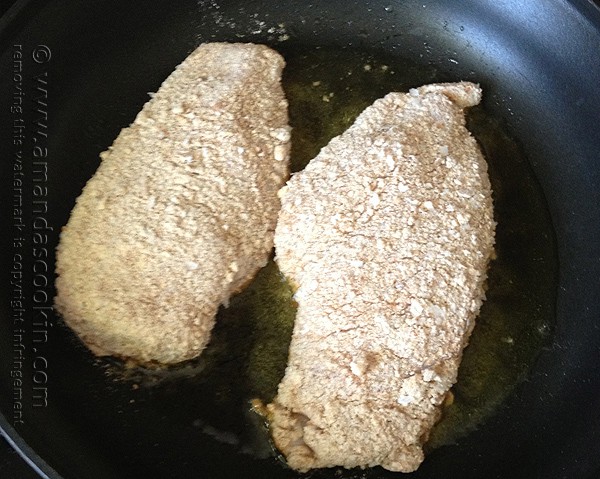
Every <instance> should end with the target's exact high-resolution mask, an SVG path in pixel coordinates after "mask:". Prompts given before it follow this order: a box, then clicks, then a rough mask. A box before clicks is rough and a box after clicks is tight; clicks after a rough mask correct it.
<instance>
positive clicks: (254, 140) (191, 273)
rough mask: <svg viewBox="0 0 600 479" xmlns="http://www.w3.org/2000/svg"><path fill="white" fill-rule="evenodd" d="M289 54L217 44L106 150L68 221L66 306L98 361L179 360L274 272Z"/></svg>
mask: <svg viewBox="0 0 600 479" xmlns="http://www.w3.org/2000/svg"><path fill="white" fill-rule="evenodd" d="M283 67H284V60H283V58H282V57H281V56H280V55H279V54H278V53H276V52H275V51H273V50H271V49H270V48H267V47H266V46H263V45H253V44H227V43H212V44H211V43H208V44H203V45H201V46H200V47H199V48H197V49H196V50H195V51H194V52H193V53H192V54H191V55H190V56H189V57H188V58H187V59H186V60H185V61H184V62H183V63H182V64H181V65H179V66H178V67H177V68H176V70H175V71H174V72H173V73H172V74H171V75H170V76H169V77H168V78H167V79H166V80H165V81H164V83H163V84H162V86H161V87H160V89H159V90H158V91H157V92H156V94H154V95H153V97H152V99H151V100H150V101H149V102H148V103H146V104H145V105H144V107H143V109H142V111H141V112H140V113H139V114H138V115H137V117H136V118H135V121H134V122H133V123H132V124H131V125H130V126H129V127H127V128H125V129H123V130H122V131H121V133H120V134H119V136H118V137H117V139H116V140H115V142H114V143H113V145H112V146H111V147H110V148H109V149H108V151H105V152H104V153H102V154H101V155H100V156H101V158H102V162H101V165H100V167H99V168H98V170H97V172H96V174H95V175H94V176H93V178H92V179H91V180H89V182H88V183H87V185H86V186H85V188H84V189H83V192H82V194H81V196H80V197H79V198H78V199H77V204H76V206H75V208H74V209H73V211H72V213H71V217H70V219H69V222H68V224H67V225H66V226H65V227H64V228H63V230H62V233H61V237H60V244H59V246H58V249H57V266H56V272H57V275H58V278H57V280H56V288H57V292H58V294H57V297H56V301H55V303H56V309H57V310H58V312H59V313H60V314H61V315H62V316H63V318H64V320H65V322H66V324H67V325H69V326H70V327H71V328H72V329H73V330H75V332H76V333H77V334H78V335H79V337H80V338H81V339H82V340H83V342H84V343H85V344H86V345H87V346H88V347H89V348H90V349H91V350H92V351H93V352H94V353H96V354H98V355H115V356H120V357H123V358H131V359H133V360H135V361H138V362H141V363H162V364H170V363H177V362H179V361H183V360H186V359H190V358H193V357H195V356H198V355H199V354H200V353H201V351H202V350H203V349H204V347H205V346H206V344H207V342H208V340H209V337H210V331H211V329H212V327H213V324H214V320H215V314H216V313H217V309H218V308H219V305H221V304H224V303H227V301H228V299H229V297H230V296H231V295H232V294H234V293H235V292H237V291H238V290H240V288H242V287H243V286H244V285H245V284H246V283H248V282H249V281H250V279H251V278H252V277H253V276H254V275H255V273H256V272H257V270H258V269H259V268H261V267H262V266H264V265H265V264H266V262H267V259H268V256H269V254H270V252H271V250H272V246H273V232H274V228H275V223H276V219H277V214H278V212H279V207H280V203H279V199H278V198H277V191H278V190H279V189H280V187H281V186H282V185H283V184H284V182H285V181H286V179H287V178H288V176H289V175H288V163H289V161H288V160H289V146H290V145H289V140H290V128H289V127H288V114H287V102H286V100H285V97H284V93H283V90H282V88H281V84H280V80H281V72H282V69H283Z"/></svg>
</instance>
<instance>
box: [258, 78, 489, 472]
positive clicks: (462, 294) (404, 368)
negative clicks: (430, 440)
mask: <svg viewBox="0 0 600 479" xmlns="http://www.w3.org/2000/svg"><path fill="white" fill-rule="evenodd" d="M480 96H481V90H480V89H479V87H478V86H477V85H474V84H472V83H466V82H462V83H455V84H436V85H428V86H424V87H421V88H418V89H413V90H411V91H410V93H407V94H404V93H390V94H389V95H387V96H386V97H384V98H383V99H380V100H378V101H376V102H375V103H374V104H373V105H372V106H370V107H369V108H367V109H366V110H365V111H364V112H363V113H362V114H361V115H360V116H359V117H358V119H357V120H356V122H355V123H354V125H352V126H351V127H350V128H349V129H348V130H347V131H346V132H345V133H343V134H342V135H341V136H339V137H336V138H334V139H333V140H331V142H330V143H329V144H328V145H327V146H326V147H325V148H323V149H322V150H321V152H320V153H319V155H318V156H317V157H316V158H315V159H314V160H312V161H311V162H310V163H309V165H308V166H307V167H306V169H305V170H304V171H302V172H300V173H297V174H295V175H293V177H292V178H291V179H290V180H289V182H288V183H287V186H286V187H284V189H283V190H282V193H281V200H282V211H281V213H280V215H279V219H278V223H277V228H276V231H275V251H276V261H277V263H278V265H279V268H280V269H281V271H282V272H283V273H284V274H285V275H286V276H287V278H289V280H290V281H291V282H292V283H294V284H295V285H297V287H298V289H297V291H296V293H295V299H296V301H297V303H298V311H297V317H296V321H295V325H294V332H293V336H292V342H291V345H290V352H289V360H288V366H287V369H286V372H285V376H284V378H283V380H282V382H281V383H280V385H279V390H278V394H277V396H276V398H275V399H274V400H273V402H272V403H271V404H269V405H268V406H267V410H268V415H269V419H270V427H271V432H272V436H273V439H274V442H275V444H276V446H277V447H278V448H279V449H280V450H281V452H282V453H283V454H284V455H285V457H286V459H287V462H288V464H289V466H290V467H292V468H294V469H297V470H299V471H307V470H309V469H313V468H320V467H331V466H344V467H347V468H352V467H357V466H360V467H368V466H376V465H381V466H383V467H384V468H386V469H389V470H392V471H403V472H410V471H413V470H415V469H417V467H418V466H419V465H420V463H421V462H422V461H423V451H422V445H423V443H424V442H425V441H426V439H427V437H428V434H429V431H430V429H431V428H432V426H433V425H434V424H435V422H436V421H437V420H438V418H439V415H440V407H441V405H442V403H443V401H444V398H445V397H446V394H447V392H448V390H449V389H450V387H451V386H452V385H453V384H454V382H455V381H456V376H457V370H458V366H459V363H460V360H461V356H462V351H463V348H464V347H465V346H466V344H467V341H468V338H469V335H470V333H471V331H472V329H473V326H474V324H475V318H476V316H477V314H478V312H479V308H480V306H481V304H482V301H483V299H484V297H485V295H484V283H485V280H486V276H487V273H486V272H487V267H488V262H489V260H490V258H491V256H492V254H493V245H494V229H495V223H494V221H493V211H492V196H491V187H490V182H489V179H488V175H487V164H486V162H485V160H484V158H483V156H482V154H481V152H480V150H479V148H478V145H477V143H476V141H475V139H474V138H473V137H472V136H471V135H470V134H469V132H468V131H467V129H466V128H465V118H464V112H463V109H464V108H466V107H469V106H472V105H476V104H477V103H479V101H480Z"/></svg>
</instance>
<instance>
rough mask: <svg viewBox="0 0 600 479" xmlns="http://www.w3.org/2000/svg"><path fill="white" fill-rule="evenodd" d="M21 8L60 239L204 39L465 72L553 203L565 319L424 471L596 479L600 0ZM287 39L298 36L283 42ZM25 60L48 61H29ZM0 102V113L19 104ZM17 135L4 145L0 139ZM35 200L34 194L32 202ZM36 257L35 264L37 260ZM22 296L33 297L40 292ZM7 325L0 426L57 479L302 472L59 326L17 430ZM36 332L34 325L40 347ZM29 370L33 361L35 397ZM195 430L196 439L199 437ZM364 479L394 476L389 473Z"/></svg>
mask: <svg viewBox="0 0 600 479" xmlns="http://www.w3.org/2000/svg"><path fill="white" fill-rule="evenodd" d="M575 7H577V8H575ZM25 13H27V15H25ZM25 13H23V14H22V16H20V17H19V16H17V18H15V19H14V20H13V23H12V27H11V28H12V31H10V30H4V33H5V34H4V36H3V37H2V40H3V49H5V48H7V50H6V51H5V52H4V53H3V57H2V63H1V64H2V65H3V66H2V68H5V66H6V65H10V64H11V63H10V57H9V56H7V55H9V54H10V48H9V47H10V45H12V43H13V42H12V41H10V42H9V40H10V39H9V38H8V34H7V33H6V32H9V33H10V34H11V35H16V38H17V39H19V41H20V42H21V43H23V45H24V46H26V47H28V48H31V47H33V46H34V45H37V44H38V43H44V44H47V45H48V46H50V47H51V49H52V52H53V57H52V60H51V62H49V63H48V72H49V74H50V77H49V79H50V80H51V82H49V91H48V99H49V106H48V111H49V113H50V115H51V116H50V117H49V125H50V126H49V128H50V129H49V133H50V134H49V136H48V149H49V151H50V152H51V154H52V156H51V162H52V163H51V164H50V166H49V177H48V188H49V192H50V193H49V194H50V196H49V205H50V206H49V211H48V218H49V222H50V224H51V225H53V226H54V230H53V231H51V232H50V234H49V237H50V244H52V245H55V244H56V241H57V232H58V227H59V226H60V225H63V224H65V223H66V220H67V218H68V214H69V211H70V209H71V207H72V205H73V202H74V199H75V197H76V196H77V195H78V194H79V192H80V190H81V188H82V186H83V184H84V183H85V181H86V180H87V178H89V177H90V176H91V175H92V174H93V172H94V170H95V169H96V167H97V162H98V153H99V152H100V151H102V150H103V149H105V148H106V147H107V146H108V145H110V144H111V143H112V140H113V139H114V137H115V136H116V135H117V133H118V131H119V130H120V128H122V127H123V126H125V125H127V124H128V123H129V122H130V121H131V120H132V119H133V117H134V116H135V114H136V112H137V111H138V110H139V108H140V107H141V105H142V104H143V103H144V102H145V101H146V100H147V92H149V91H155V90H156V89H157V88H158V86H159V85H160V82H161V81H162V80H163V79H164V78H165V77H166V76H167V75H168V74H169V73H170V71H171V70H172V69H173V67H174V66H175V65H176V64H177V63H179V62H180V61H181V60H182V59H183V58H184V57H185V56H186V54H187V53H189V51H191V50H192V49H193V48H194V47H195V46H196V45H197V44H198V43H200V42H202V41H214V40H222V41H254V42H262V43H268V44H271V45H273V46H275V47H276V48H278V49H280V50H282V51H284V52H285V51H288V52H290V53H289V54H290V55H291V54H292V52H293V51H294V49H295V48H297V47H302V48H308V47H311V46H331V47H344V48H354V49H357V50H360V51H368V52H373V53H374V54H381V53H382V52H384V53H385V55H388V56H391V57H394V58H397V59H398V60H397V61H398V62H400V63H401V62H402V61H403V59H408V60H410V62H411V63H414V64H417V65H419V66H422V68H423V70H422V71H423V72H433V73H427V75H425V73H424V76H426V78H423V79H422V81H420V80H421V79H419V78H415V82H416V84H419V83H425V82H429V81H440V80H456V79H461V78H466V79H473V80H476V81H479V82H481V83H482V85H483V87H484V89H485V91H486V100H485V103H484V108H485V110H486V111H487V112H489V113H490V114H491V115H492V116H493V117H494V118H497V119H499V121H501V122H502V123H503V124H505V125H506V129H507V131H508V132H509V134H510V136H511V137H513V138H516V139H517V140H518V142H519V143H520V145H521V147H522V149H523V151H524V153H525V155H526V156H527V157H528V158H529V160H530V163H531V166H532V168H533V171H534V172H535V175H536V177H537V179H538V180H539V183H540V185H541V187H542V189H543V191H544V193H545V196H546V200H547V204H548V211H549V212H550V215H551V219H552V223H553V225H554V230H555V234H556V247H557V251H558V262H559V278H558V281H559V284H558V285H557V300H556V304H555V305H552V306H555V307H556V317H557V326H556V331H555V335H554V340H553V343H552V344H551V345H550V347H549V348H548V349H547V350H545V351H543V352H542V353H541V355H540V356H539V358H538V361H537V362H536V364H535V367H534V369H533V370H532V372H531V374H530V375H529V377H528V380H527V381H526V382H525V383H523V384H522V385H521V386H520V387H519V388H518V389H517V391H516V392H515V393H514V394H513V395H512V396H511V398H510V399H509V400H508V401H507V402H506V403H505V405H504V406H503V408H502V409H501V410H500V411H499V412H498V413H497V415H496V416H495V417H493V418H491V419H489V420H488V421H487V422H486V423H485V425H483V426H481V427H480V428H479V429H478V430H477V431H475V432H473V433H471V434H470V435H469V436H467V437H465V438H463V439H461V440H460V441H459V443H458V445H455V446H451V447H446V448H440V449H438V450H436V451H434V452H433V453H432V454H431V456H430V457H429V458H428V460H427V461H426V462H425V463H424V465H423V466H422V468H421V469H420V470H419V471H418V472H417V473H415V474H414V477H432V476H433V477H437V476H439V475H442V474H443V477H459V476H460V477H482V476H485V477H531V476H532V475H539V476H544V477H562V476H563V475H564V476H567V477H569V476H573V475H577V476H578V477H585V475H586V474H591V472H592V471H593V470H594V469H595V468H597V467H598V461H599V459H598V458H599V457H600V451H599V450H598V449H599V444H600V439H599V437H598V435H599V431H600V424H599V423H598V421H599V420H598V414H597V413H596V411H597V410H598V406H600V398H599V395H598V393H597V391H598V390H599V388H600V379H599V378H598V375H597V374H594V366H595V364H594V363H595V361H596V360H597V359H598V357H599V344H600V325H599V323H598V319H597V318H598V317H600V314H599V313H600V310H599V309H600V300H599V299H600V298H598V291H600V287H599V282H598V278H599V277H600V274H599V273H600V271H599V270H600V261H599V258H600V245H599V239H598V235H597V231H598V226H599V224H600V212H599V206H598V205H599V204H600V198H599V196H600V194H599V191H600V189H599V179H600V171H599V170H600V165H599V162H598V151H600V140H599V139H598V135H597V134H596V131H595V130H597V126H596V125H595V123H594V122H593V120H594V119H597V112H598V111H600V91H599V87H598V85H599V84H600V53H599V51H598V48H597V45H598V44H600V33H599V27H598V26H599V25H600V14H599V13H598V10H596V9H594V8H593V7H592V5H591V4H587V3H585V2H572V3H567V2H554V3H553V5H547V6H546V5H545V6H544V7H543V8H542V7H535V6H533V5H527V6H524V5H522V4H520V3H519V2H516V1H514V2H512V1H505V2H479V3H477V4H471V3H466V4H461V5H459V4H457V3H456V2H451V1H447V2H446V1H438V2H410V1H406V2H400V1H398V2H384V3H382V2H350V3H345V2H322V3H313V4H311V6H307V5H306V4H304V3H303V2H292V1H290V2H279V3H277V5H270V6H268V7H266V6H264V5H262V4H261V2H245V3H244V5H243V7H240V6H239V3H236V2H232V1H228V2H218V3H216V2H202V1H201V2H178V3H177V4H175V5H172V4H169V3H167V2H157V3H154V4H151V5H147V6H145V7H144V8H143V9H141V8H140V7H139V4H138V5H134V4H133V2H98V3H96V4H94V5H93V6H89V7H86V8H85V9H83V8H78V7H77V6H76V5H58V4H48V5H44V6H40V7H36V8H35V9H33V10H30V11H27V9H26V10H25ZM254 14H256V16H254ZM260 22H264V24H261V23H260ZM280 24H283V25H284V27H280V26H279V25H280ZM594 25H595V26H594ZM270 29H273V30H272V31H271V32H270V31H269V30H270ZM550 32H551V33H550ZM284 34H285V35H289V37H290V38H289V39H287V40H285V41H282V42H280V41H279V40H280V38H281V36H282V35H284ZM452 60H453V61H452ZM25 65H26V66H27V67H28V68H29V69H30V70H29V71H38V72H39V71H41V70H39V68H40V65H39V64H34V63H32V62H31V60H29V63H26V64H25ZM35 69H37V70H35ZM596 80H598V81H596ZM3 81H4V80H3ZM28 81H31V78H30V79H29V80H28ZM6 86H7V88H10V86H9V85H6ZM29 86H30V85H29ZM3 88H4V85H3ZM2 101H3V102H5V101H6V102H10V101H11V98H10V97H7V98H2ZM3 106H4V109H3V111H9V110H10V106H9V105H8V104H7V105H3ZM27 115H29V116H28V120H29V123H31V122H32V121H34V118H35V116H34V115H35V112H31V111H30V112H28V113H27ZM9 133H10V131H7V130H5V131H4V132H3V133H2V134H3V135H7V134H9ZM9 142H10V138H6V137H5V136H3V137H2V145H8V144H10V143H9ZM1 168H2V169H3V174H2V178H7V179H9V178H12V172H11V170H10V168H11V164H10V162H4V163H2V166H1ZM10 188H11V185H10V184H9V185H7V186H5V187H4V188H2V192H1V194H2V195H3V196H2V202H3V204H7V203H10V202H11V201H12V198H11V189H10ZM31 200H32V198H30V197H27V198H26V200H25V201H26V204H28V203H29V204H30V202H31ZM5 228H6V227H5ZM11 239H12V238H10V237H3V238H2V241H3V243H2V251H3V257H2V264H1V266H2V270H3V271H8V270H10V267H11V265H10V262H11V259H12V253H11V247H12V245H11V244H10V240H11ZM29 246H31V245H29ZM49 263H52V258H50V259H49ZM26 264H27V265H28V268H26V269H29V268H31V258H30V259H29V263H26ZM31 282H32V279H31V278H29V279H26V280H25V284H30V285H31ZM9 291H10V288H9V287H8V285H7V288H3V289H2V294H3V295H5V298H4V299H5V301H3V304H4V305H9V298H8V297H7V295H8V293H9ZM26 293H28V294H29V295H31V293H32V291H31V287H29V291H26ZM5 308H7V306H5ZM9 317H10V311H8V310H7V311H3V322H2V324H1V326H0V327H1V328H2V330H1V331H0V341H1V342H2V347H1V348H0V351H1V353H0V354H1V355H2V363H1V364H2V366H1V368H2V382H1V383H0V388H1V389H0V391H1V396H0V401H1V402H0V406H1V411H2V413H3V415H4V418H2V425H3V427H4V428H5V429H6V430H8V431H9V433H10V434H12V435H14V437H15V438H16V440H17V442H18V445H19V446H20V447H22V448H23V449H24V450H25V451H26V453H27V454H29V455H30V456H31V457H32V458H33V460H34V461H35V462H37V463H38V465H39V467H40V468H41V469H42V470H44V471H46V472H47V473H48V475H49V476H50V477H59V475H61V476H63V477H77V478H88V477H89V478H101V477H102V478H105V477H146V476H148V475H150V473H154V474H158V475H161V476H162V477H191V476H193V475H196V474H198V473H202V475H205V476H207V477H214V478H218V477H224V478H225V477H227V478H230V477H236V476H239V475H241V474H243V475H244V476H245V477H265V476H269V477H295V474H293V473H292V472H291V471H288V470H285V469H283V468H281V467H280V465H279V464H277V462H276V461H274V460H273V459H271V458H267V459H257V458H256V457H254V456H251V455H246V454H232V448H231V444H227V441H225V442H218V441H215V440H213V439H212V438H210V437H207V435H206V434H204V435H199V434H197V432H198V431H197V429H198V426H200V427H202V424H201V423H196V425H195V426H194V424H193V419H194V418H195V417H196V414H191V413H190V411H194V412H195V413H196V412H197V411H198V409H199V407H200V406H199V405H204V404H207V402H206V401H207V400H206V395H205V394H204V393H203V389H202V382H198V381H197V378H192V379H190V378H187V377H185V375H186V374H187V373H186V372H185V371H184V372H183V373H182V376H183V377H182V378H181V381H167V382H164V383H163V384H161V386H160V387H156V388H149V389H147V390H144V391H145V393H144V394H143V395H142V394H139V395H136V393H135V391H132V390H131V389H132V383H127V382H115V381H114V378H113V377H111V376H110V375H109V374H107V370H106V368H102V367H98V365H97V363H95V362H94V361H93V360H92V358H91V357H90V356H89V355H88V354H87V352H86V351H85V350H84V349H83V348H82V347H79V346H77V345H76V343H74V341H73V340H72V338H71V337H70V336H69V334H67V333H66V332H65V331H64V330H62V329H61V328H60V326H50V327H49V328H48V329H49V341H48V343H47V345H46V346H45V349H44V350H43V354H44V355H45V357H46V358H47V359H48V369H47V373H48V377H49V382H48V388H49V389H48V397H49V406H48V407H47V408H34V407H32V406H31V403H30V402H29V403H28V402H26V404H28V406H26V407H27V408H28V409H27V410H26V411H25V412H24V416H25V417H26V418H27V422H26V424H25V425H23V426H19V427H18V428H17V430H16V431H14V430H11V429H10V427H9V426H8V424H9V423H10V422H11V418H12V414H13V413H12V384H11V381H10V376H9V374H10V367H11V363H12V351H13V349H12V345H11V341H12V324H11V323H10V321H9V320H8V318H9ZM51 322H52V323H53V322H54V321H51ZM32 339H33V333H32V331H29V332H28V336H27V338H26V340H27V341H28V343H27V344H28V348H29V349H28V351H29V353H30V354H31V356H33V351H32V349H31V348H32V347H33V345H32V342H31V341H32ZM31 366H32V363H31V361H29V362H27V366H26V371H25V378H26V380H25V382H26V384H27V388H28V389H27V391H30V390H31V386H32V384H31V381H32V380H31V379H28V378H32V377H33V371H31V370H30V368H31ZM190 374H195V372H191V373H190ZM227 393H228V392H227V391H226V390H224V391H222V394H224V395H226V394H227ZM27 394H30V393H29V392H28V393H27ZM203 394H204V395H203ZM132 399H134V401H133V402H131V400H132ZM174 399H176V400H177V402H176V403H175V402H174ZM211 414H216V415H218V414H221V415H222V423H223V428H222V429H223V430H227V429H228V425H230V424H229V423H228V422H231V421H232V418H230V417H228V416H227V415H226V414H225V412H224V411H219V410H218V408H217V409H215V411H213V412H212V413H211ZM249 420H250V419H249ZM184 425H185V426H184ZM190 426H191V427H190ZM231 426H232V427H233V425H231ZM194 427H195V428H196V429H193V428H194ZM187 434H193V437H194V439H193V441H192V440H190V436H188V435H187ZM21 438H22V439H21ZM203 438H204V439H203ZM594 448H595V449H596V450H594ZM33 451H35V452H33ZM506 458H510V460H507V459H506ZM42 459H43V460H42ZM53 469H54V470H55V471H54V470H53ZM344 475H346V476H348V477H352V476H354V477H362V476H363V473H360V472H358V473H357V472H348V473H345V474H344ZM364 475H365V477H386V476H390V477H391V476H393V475H392V474H387V473H385V472H383V471H382V470H380V469H376V470H372V471H368V472H366V473H364ZM313 477H326V474H324V473H320V472H318V473H315V474H313Z"/></svg>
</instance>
